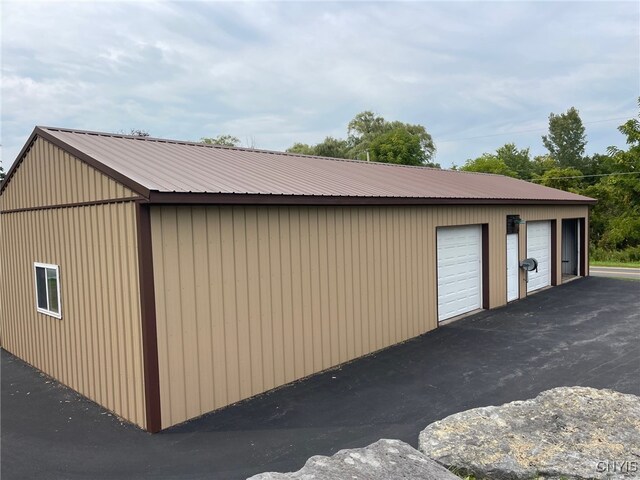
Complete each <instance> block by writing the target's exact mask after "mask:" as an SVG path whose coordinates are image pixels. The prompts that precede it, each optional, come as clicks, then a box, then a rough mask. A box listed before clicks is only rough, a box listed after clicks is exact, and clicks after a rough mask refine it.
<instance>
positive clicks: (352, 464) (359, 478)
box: [249, 439, 460, 480]
mask: <svg viewBox="0 0 640 480" xmlns="http://www.w3.org/2000/svg"><path fill="white" fill-rule="evenodd" d="M400 478H407V479H409V478H412V479H426V480H460V479H459V478H458V477H456V476H455V475H454V474H452V473H451V472H449V471H448V470H447V469H446V468H444V467H442V466H441V465H439V464H438V463H436V462H434V461H433V460H431V459H430V458H427V457H425V456H424V455H423V454H421V453H420V452H419V451H417V450H416V449H414V448H413V447H411V446H410V445H407V444H406V443H404V442H401V441H400V440H384V439H383V440H378V441H377V442H376V443H373V444H371V445H369V446H368V447H364V448H354V449H352V450H340V451H339V452H338V453H336V454H335V455H333V456H331V457H323V456H320V455H318V456H315V457H311V458H310V459H309V460H307V463H305V465H304V467H302V469H300V470H298V471H297V472H292V473H261V474H259V475H255V476H253V477H251V478H250V479H249V480H311V479H317V480H345V479H349V480H390V479H400Z"/></svg>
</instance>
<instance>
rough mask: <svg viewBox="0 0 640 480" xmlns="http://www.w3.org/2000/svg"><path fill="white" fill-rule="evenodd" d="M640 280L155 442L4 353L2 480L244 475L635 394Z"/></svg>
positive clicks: (443, 332) (237, 408)
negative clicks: (490, 419)
mask: <svg viewBox="0 0 640 480" xmlns="http://www.w3.org/2000/svg"><path fill="white" fill-rule="evenodd" d="M639 289H640V283H639V282H635V281H633V282H630V281H624V280H617V279H611V278H596V277H589V278H584V279H578V280H576V281H573V282H570V283H567V284H565V285H562V286H559V287H555V288H552V289H549V290H546V291H543V292H540V293H538V294H536V295H531V296H530V297H529V298H526V299H524V300H520V301H518V302H514V303H512V304H510V305H508V306H505V307H503V308H499V309H496V310H490V311H485V312H481V313H479V314H477V315H473V316H470V317H467V318H464V319H462V320H459V321H457V322H453V323H451V324H449V325H446V326H443V327H441V328H439V329H437V330H435V331H433V332H429V333H427V334H425V335H422V336H421V337H418V338H416V339H413V340H410V341H408V342H405V343H403V344H401V345H397V346H395V347H391V348H388V349H386V350H383V351H382V352H379V353H377V354H375V355H370V356H368V357H366V358H362V359H359V360H357V361H354V362H352V363H350V364H347V365H345V366H343V367H341V368H340V369H336V370H332V371H328V372H325V373H322V374H319V375H315V376H313V377H311V378H308V379H306V380H304V381H300V382H298V383H295V384H293V385H290V386H288V387H284V388H281V389H279V390H277V391H274V392H271V393H268V394H265V395H262V396H259V397H257V398H253V399H250V400H248V401H245V402H242V403H239V404H236V405H233V406H231V407H228V408H226V409H223V410H220V411H218V412H214V413H212V414H209V415H206V416H204V417H201V418H199V419H196V420H193V421H191V422H188V423H185V424H183V425H180V426H177V427H174V428H171V429H168V430H166V431H164V432H161V433H159V434H156V435H150V434H147V433H145V432H143V431H141V430H139V429H137V428H136V427H133V426H131V425H128V424H125V423H121V422H120V421H118V420H117V419H116V418H115V417H112V416H110V415H109V414H108V412H106V411H104V410H103V409H102V408H100V407H98V406H97V405H96V404H94V403H92V402H90V401H88V400H86V399H84V398H83V397H81V396H79V395H77V394H75V393H73V392H72V391H71V390H69V389H67V388H65V387H62V386H60V385H59V384H57V383H56V382H52V381H50V380H48V379H47V378H46V377H44V376H41V375H40V374H39V373H37V372H36V371H35V370H34V369H32V368H31V367H29V366H27V365H26V364H24V363H23V362H21V361H20V360H18V359H16V358H15V357H13V356H11V355H9V354H8V353H6V352H4V351H3V352H2V354H1V355H0V358H1V362H2V372H1V373H2V398H1V400H2V415H1V418H0V422H1V431H0V435H1V440H2V462H1V474H2V479H3V480H4V479H16V478H65V479H87V478H92V479H93V478H95V479H121V478H127V479H139V478H154V479H155V478H162V479H228V480H232V479H242V478H246V477H248V476H251V475H253V474H256V473H259V472H261V471H265V470H270V471H272V470H275V471H291V470H297V469H299V468H300V467H302V465H303V464H304V462H305V461H306V460H307V459H308V458H309V457H310V456H312V455H316V454H322V455H331V454H333V453H335V452H336V451H337V450H339V449H341V448H355V447H363V446H365V445H368V444H370V443H373V442H375V441H376V440H378V439H380V438H397V439H400V440H403V441H405V442H408V443H410V444H411V445H413V446H414V447H415V446H417V443H418V433H419V432H420V430H422V429H423V428H424V427H425V426H427V425H429V424H430V423H432V422H434V421H436V420H439V419H442V418H444V417H446V416H448V415H450V414H452V413H456V412H460V411H462V410H467V409H469V408H473V407H480V406H486V405H499V404H502V403H505V402H510V401H512V400H522V399H526V398H531V397H534V396H536V395H537V394H538V393H540V392H541V391H543V390H547V389H549V388H553V387H557V386H562V385H565V386H568V385H583V386H591V387H596V388H612V389H614V390H618V391H620V392H625V393H633V394H636V395H640V381H638V378H640V372H639V370H640V328H638V326H639V325H640V303H639V302H640V295H638V290H639Z"/></svg>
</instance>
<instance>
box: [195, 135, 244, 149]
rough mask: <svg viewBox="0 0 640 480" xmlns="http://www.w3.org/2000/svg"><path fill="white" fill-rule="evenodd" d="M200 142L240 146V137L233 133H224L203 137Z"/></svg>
mask: <svg viewBox="0 0 640 480" xmlns="http://www.w3.org/2000/svg"><path fill="white" fill-rule="evenodd" d="M200 143H206V144H207V145H222V146H224V147H239V146H240V139H238V138H237V137H234V136H233V135H227V134H222V135H218V136H217V137H202V138H201V139H200Z"/></svg>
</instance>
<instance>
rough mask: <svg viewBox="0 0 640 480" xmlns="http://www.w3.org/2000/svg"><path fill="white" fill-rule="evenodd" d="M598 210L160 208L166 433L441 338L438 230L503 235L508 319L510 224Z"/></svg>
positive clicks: (494, 287) (156, 241)
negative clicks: (382, 352)
mask: <svg viewBox="0 0 640 480" xmlns="http://www.w3.org/2000/svg"><path fill="white" fill-rule="evenodd" d="M586 211H587V210H586V207H553V206H550V207H527V206H513V207H509V206H507V207H505V206H466V207H463V206H455V207H443V206H424V207H395V206H394V207H276V206H273V207H269V206H261V207H253V206H248V207H240V206H236V207H230V206H208V207H205V206H201V207H189V206H184V207H152V209H151V223H152V237H153V254H154V271H155V287H156V303H157V307H156V314H157V321H158V348H159V366H160V392H161V406H162V427H163V428H166V427H168V426H170V425H173V424H176V423H179V422H181V421H184V420H186V419H188V418H190V417H193V416H197V415H199V414H202V413H206V412H208V411H211V410H214V409H216V408H220V407H223V406H225V405H228V404H231V403H234V402H236V401H238V400H240V399H242V398H246V397H248V396H251V395H254V394H256V393H259V392H262V391H265V390H269V389H271V388H273V387H276V386H279V385H283V384H284V383H287V382H290V381H292V380H294V379H298V378H301V377H303V376H306V375H309V374H311V373H314V372H318V371H320V370H322V369H324V368H327V367H330V366H334V365H337V364H339V363H342V362H345V361H348V360H351V359H353V358H356V357H358V356H360V355H363V354H366V353H369V352H372V351H375V350H377V349H379V348H384V347H386V346H389V345H392V344H394V343H397V342H400V341H403V340H406V339H408V338H411V337H413V336H415V335H419V334H421V333H423V332H426V331H429V330H432V329H434V328H436V326H437V303H438V302H437V288H436V283H437V272H436V261H437V259H436V244H435V243H436V230H435V229H436V227H440V226H452V225H466V224H483V223H486V224H488V225H489V242H490V245H489V247H490V248H489V268H490V282H489V289H490V292H489V293H490V305H491V307H497V306H500V305H504V304H505V303H506V215H508V214H519V215H521V217H522V218H523V219H524V220H527V221H533V220H544V219H554V218H555V219H557V220H558V221H560V220H561V219H562V218H563V217H564V218H575V217H583V216H586ZM525 230H526V227H525V226H523V227H522V228H521V234H520V237H521V239H520V244H521V251H520V257H521V258H524V256H525V250H524V248H525V238H524V237H525ZM522 291H525V289H523V290H522Z"/></svg>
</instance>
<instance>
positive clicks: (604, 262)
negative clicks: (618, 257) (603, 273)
mask: <svg viewBox="0 0 640 480" xmlns="http://www.w3.org/2000/svg"><path fill="white" fill-rule="evenodd" d="M589 265H590V266H592V267H627V268H640V262H616V261H613V260H591V261H590V262H589Z"/></svg>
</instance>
